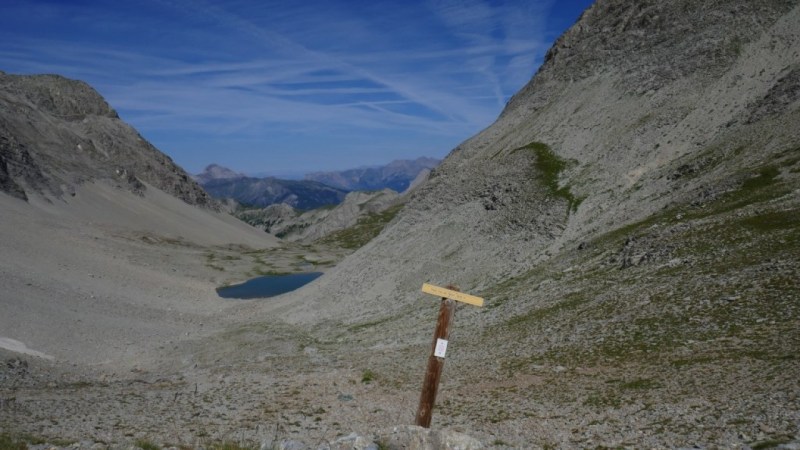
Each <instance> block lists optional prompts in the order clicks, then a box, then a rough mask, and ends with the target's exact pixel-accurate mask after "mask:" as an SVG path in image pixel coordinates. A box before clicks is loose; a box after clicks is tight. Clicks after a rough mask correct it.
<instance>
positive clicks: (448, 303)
mask: <svg viewBox="0 0 800 450" xmlns="http://www.w3.org/2000/svg"><path fill="white" fill-rule="evenodd" d="M422 292H424V293H426V294H431V295H436V296H438V297H441V298H442V304H441V306H440V307H439V318H438V320H437V321H436V331H434V333H433V344H431V356H430V357H429V358H428V369H427V370H426V371H425V381H424V382H423V384H422V394H421V395H420V397H419V407H418V408H417V420H416V424H417V425H418V426H421V427H425V428H430V427H431V418H432V417H433V405H434V403H435V402H436V392H437V391H438V390H439V379H440V378H441V376H442V368H444V355H445V353H446V352H447V343H448V339H450V325H451V323H452V321H453V314H454V313H455V311H456V304H455V301H454V300H457V301H460V302H464V303H468V304H470V305H474V306H483V299H482V298H480V297H475V296H473V295H469V294H464V293H462V292H459V291H458V288H457V287H455V286H447V288H443V287H439V286H434V285H432V284H428V283H424V284H423V285H422Z"/></svg>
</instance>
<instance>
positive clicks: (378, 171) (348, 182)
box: [305, 157, 441, 192]
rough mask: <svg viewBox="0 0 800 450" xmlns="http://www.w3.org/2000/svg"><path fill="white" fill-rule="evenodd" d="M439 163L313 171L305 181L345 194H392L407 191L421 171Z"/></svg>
mask: <svg viewBox="0 0 800 450" xmlns="http://www.w3.org/2000/svg"><path fill="white" fill-rule="evenodd" d="M440 162H441V161H439V160H438V159H435V158H427V157H421V158H417V159H414V160H397V161H392V162H390V163H389V164H387V165H385V166H380V167H363V168H358V169H349V170H343V171H338V172H314V173H310V174H308V175H306V176H305V179H306V180H313V181H319V182H320V183H324V184H327V185H328V186H334V187H338V188H340V189H344V190H347V191H379V190H381V189H391V190H393V191H395V192H403V191H405V190H406V189H408V188H409V186H410V185H411V183H412V182H413V181H414V179H415V178H416V177H417V176H418V175H419V174H420V172H422V171H424V170H430V169H433V168H435V167H436V166H438V165H439V163H440Z"/></svg>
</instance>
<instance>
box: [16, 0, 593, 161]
mask: <svg viewBox="0 0 800 450" xmlns="http://www.w3.org/2000/svg"><path fill="white" fill-rule="evenodd" d="M591 3H592V2H591V0H574V1H550V0H542V1H539V0H529V1H522V0H513V1H482V0H429V1H385V0H372V1H366V0H365V1H361V0H358V1H321V0H307V1H269V0H267V1H241V0H240V1H226V2H222V1H212V0H126V1H119V0H112V1H104V0H100V1H92V0H84V1H78V0H75V1H69V0H61V1H33V0H32V1H16V0H2V3H0V70H3V71H5V72H7V73H17V74H19V73H25V74H28V73H57V74H60V75H64V76H67V77H69V78H76V79H81V80H84V81H86V82H88V83H89V84H91V85H92V86H93V87H94V88H96V89H97V90H98V91H99V92H100V93H101V94H102V95H103V96H104V97H105V98H106V100H108V102H109V103H110V104H111V106H112V107H114V108H115V109H116V110H117V111H118V112H119V114H120V116H121V117H122V118H123V120H125V121H127V122H128V123H130V124H131V125H133V126H134V127H135V128H136V129H137V130H139V132H140V133H141V134H142V135H143V136H144V137H145V138H146V139H148V140H150V141H151V142H152V143H153V144H154V145H155V146H156V147H158V148H159V149H160V150H162V151H163V152H165V153H167V154H168V155H170V156H171V157H172V158H173V159H174V160H175V161H176V162H177V163H178V164H180V165H181V166H183V167H184V168H185V169H187V170H188V171H189V172H192V173H196V172H199V171H201V170H202V169H203V167H205V166H206V165H207V164H209V163H212V162H215V163H219V164H222V165H224V166H227V167H230V168H232V169H234V170H236V171H240V172H245V173H251V174H252V173H261V174H274V175H280V176H298V175H302V174H304V173H307V172H311V171H318V170H340V169H347V168H352V167H358V166H364V165H377V164H384V163H387V162H389V161H391V160H394V159H411V158H416V157H418V156H434V157H444V156H445V155H446V154H447V153H448V152H449V151H450V150H451V149H452V148H453V147H455V146H456V145H458V144H459V143H460V142H461V141H463V140H464V139H467V138H468V137H470V136H472V135H473V134H475V133H477V132H478V131H480V130H481V129H483V128H485V127H487V126H488V125H490V124H491V123H492V122H493V121H494V120H495V119H496V118H497V116H498V114H499V113H500V111H501V110H502V108H503V105H504V104H505V102H506V101H507V100H508V98H509V97H510V96H511V95H513V94H514V93H515V92H516V91H517V90H518V89H519V88H521V87H522V86H523V85H524V84H525V83H526V82H527V81H528V80H529V79H530V78H531V76H532V75H533V73H534V72H535V70H536V69H537V67H538V66H539V64H541V61H542V57H543V56H544V53H545V52H546V51H547V49H548V48H549V47H550V45H551V44H552V42H553V41H554V40H555V38H557V37H558V36H559V35H560V34H561V33H562V32H563V31H564V30H566V28H568V27H569V26H570V25H572V24H573V23H574V22H575V20H576V19H577V17H578V16H579V15H580V13H581V12H582V11H583V10H584V9H585V8H586V7H588V5H589V4H591Z"/></svg>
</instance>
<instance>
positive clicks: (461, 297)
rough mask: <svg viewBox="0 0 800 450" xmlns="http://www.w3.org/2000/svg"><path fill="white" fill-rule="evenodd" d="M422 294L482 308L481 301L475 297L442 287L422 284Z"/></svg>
mask: <svg viewBox="0 0 800 450" xmlns="http://www.w3.org/2000/svg"><path fill="white" fill-rule="evenodd" d="M422 292H424V293H426V294H431V295H435V296H437V297H444V298H452V299H453V300H458V301H459V302H464V303H469V304H470V305H475V306H483V299H482V298H480V297H475V296H474V295H469V294H465V293H463V292H458V291H453V290H450V289H445V288H443V287H439V286H434V285H432V284H428V283H423V284H422Z"/></svg>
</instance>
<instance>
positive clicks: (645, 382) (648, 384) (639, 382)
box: [619, 378, 661, 389]
mask: <svg viewBox="0 0 800 450" xmlns="http://www.w3.org/2000/svg"><path fill="white" fill-rule="evenodd" d="M619 387H620V388H621V389H657V388H660V387H661V384H659V383H658V382H656V381H653V380H651V379H649V378H638V379H636V380H633V381H628V382H627V383H622V384H620V385H619Z"/></svg>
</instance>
